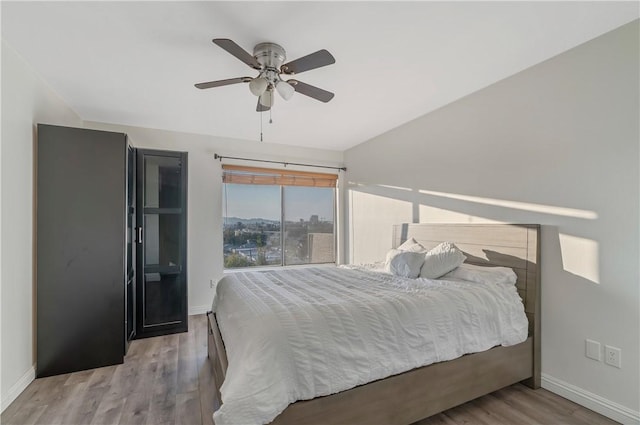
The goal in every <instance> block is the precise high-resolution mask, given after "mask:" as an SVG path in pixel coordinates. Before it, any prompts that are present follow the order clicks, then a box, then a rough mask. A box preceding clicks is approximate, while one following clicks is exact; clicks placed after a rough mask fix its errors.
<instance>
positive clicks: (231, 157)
mask: <svg viewBox="0 0 640 425" xmlns="http://www.w3.org/2000/svg"><path fill="white" fill-rule="evenodd" d="M224 158H227V159H239V160H241V161H254V162H269V163H271V164H282V165H284V166H285V167H286V166H287V165H298V166H300V167H316V168H330V169H332V170H342V171H347V167H330V166H328V165H313V164H300V163H297V162H284V161H268V160H266V159H252V158H237V157H235V156H222V155H218V154H217V153H214V154H213V159H219V160H222V159H224Z"/></svg>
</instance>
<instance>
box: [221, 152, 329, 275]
mask: <svg viewBox="0 0 640 425" xmlns="http://www.w3.org/2000/svg"><path fill="white" fill-rule="evenodd" d="M225 170H230V171H231V172H234V171H240V172H247V173H250V172H256V173H258V174H260V175H274V176H278V177H276V178H277V179H278V178H279V179H281V180H276V181H280V183H279V184H269V183H265V180H264V179H262V178H261V179H260V182H259V183H250V182H244V181H242V182H241V181H235V182H234V181H226V180H233V179H228V178H226V176H228V175H229V174H225ZM290 176H300V177H302V178H303V179H314V178H316V177H317V178H318V179H331V180H333V184H332V185H331V186H327V185H325V184H320V185H318V186H316V185H309V184H295V183H296V179H295V177H294V178H293V180H287V179H288V178H289V177H290ZM338 179H339V176H338V175H337V174H328V173H312V172H306V171H297V170H280V169H270V168H257V167H245V166H238V165H227V164H224V165H223V166H222V184H223V188H224V189H223V191H224V199H225V201H224V202H225V205H223V207H225V208H224V210H225V213H226V203H227V202H228V197H227V195H226V185H227V184H246V185H251V186H263V185H268V186H279V193H280V264H279V265H278V264H265V265H256V266H244V267H225V266H224V260H225V256H224V250H223V272H224V273H227V272H234V271H240V270H244V271H246V270H256V271H258V270H272V269H274V268H296V267H313V266H335V265H337V264H338V252H337V249H338V235H337V231H338V223H337V221H338V211H337V209H338V199H337V197H338ZM242 180H245V179H242ZM287 181H289V182H291V181H293V183H294V184H284V182H287ZM307 181H308V180H307ZM314 183H315V180H314ZM287 186H289V187H308V188H311V189H313V188H330V189H332V190H333V196H332V203H333V205H332V213H333V222H332V224H333V226H332V233H333V238H332V240H333V247H332V252H333V260H332V261H330V262H322V263H303V264H286V253H285V246H286V241H285V226H286V222H285V187H287ZM225 221H226V217H223V220H222V222H223V223H222V228H223V232H224V226H225ZM222 243H223V245H224V234H223V241H222Z"/></svg>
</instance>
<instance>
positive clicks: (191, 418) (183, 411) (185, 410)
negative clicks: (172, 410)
mask: <svg viewBox="0 0 640 425" xmlns="http://www.w3.org/2000/svg"><path fill="white" fill-rule="evenodd" d="M176 424H177V425H201V424H202V415H201V412H200V395H199V394H198V390H195V391H191V392H188V393H183V394H178V395H177V396H176Z"/></svg>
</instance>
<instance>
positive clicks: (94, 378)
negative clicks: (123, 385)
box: [87, 365, 118, 388]
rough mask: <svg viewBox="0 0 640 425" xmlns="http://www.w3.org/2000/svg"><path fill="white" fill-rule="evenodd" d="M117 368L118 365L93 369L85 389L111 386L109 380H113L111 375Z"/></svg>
mask: <svg viewBox="0 0 640 425" xmlns="http://www.w3.org/2000/svg"><path fill="white" fill-rule="evenodd" d="M117 367H118V365H114V366H106V367H101V368H98V369H94V372H93V374H92V375H91V378H89V380H88V381H87V388H99V387H106V386H108V385H109V384H111V379H113V374H114V373H115V371H116V369H117Z"/></svg>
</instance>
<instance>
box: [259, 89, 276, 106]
mask: <svg viewBox="0 0 640 425" xmlns="http://www.w3.org/2000/svg"><path fill="white" fill-rule="evenodd" d="M274 100H275V99H274V98H273V90H266V91H265V92H264V93H262V95H261V96H260V104H261V105H262V106H264V107H265V108H271V107H272V106H273V101H274Z"/></svg>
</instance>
